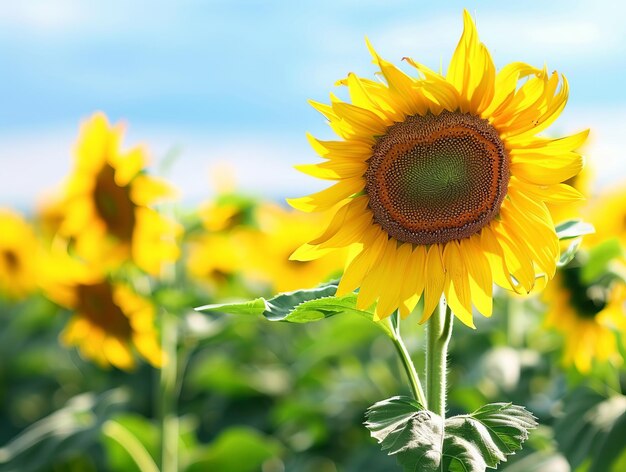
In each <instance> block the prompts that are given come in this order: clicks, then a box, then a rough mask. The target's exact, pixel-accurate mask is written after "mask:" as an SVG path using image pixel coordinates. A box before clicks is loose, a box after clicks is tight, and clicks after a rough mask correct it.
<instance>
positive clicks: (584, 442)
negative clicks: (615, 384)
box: [554, 388, 626, 472]
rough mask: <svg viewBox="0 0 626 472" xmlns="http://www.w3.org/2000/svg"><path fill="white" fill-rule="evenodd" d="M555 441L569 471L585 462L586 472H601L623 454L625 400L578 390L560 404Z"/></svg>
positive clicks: (607, 468) (586, 390) (610, 468)
mask: <svg viewBox="0 0 626 472" xmlns="http://www.w3.org/2000/svg"><path fill="white" fill-rule="evenodd" d="M564 403H565V405H564V409H563V410H564V411H563V416H562V418H560V419H559V420H558V421H557V423H556V424H555V427H554V430H555V438H556V440H557V442H558V444H559V449H560V450H561V452H562V453H563V455H565V457H566V458H567V460H568V461H569V463H570V465H571V466H572V470H575V469H577V468H578V467H579V466H580V465H581V464H583V463H585V462H589V460H590V464H591V465H590V467H589V469H588V470H589V472H601V471H602V472H605V471H611V470H613V469H612V467H613V465H614V463H615V462H617V461H618V459H619V458H620V456H621V454H622V453H623V451H624V450H626V443H625V442H624V437H625V436H626V396H623V395H614V396H611V397H606V396H605V395H602V394H600V393H598V392H595V391H593V390H590V389H588V388H580V389H578V390H576V391H574V392H573V393H572V394H570V395H569V396H568V397H566V398H565V400H564Z"/></svg>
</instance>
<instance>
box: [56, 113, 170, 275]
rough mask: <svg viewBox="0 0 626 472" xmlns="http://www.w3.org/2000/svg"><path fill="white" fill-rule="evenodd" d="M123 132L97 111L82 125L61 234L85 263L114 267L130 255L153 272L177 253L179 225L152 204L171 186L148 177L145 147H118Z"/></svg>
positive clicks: (65, 200)
mask: <svg viewBox="0 0 626 472" xmlns="http://www.w3.org/2000/svg"><path fill="white" fill-rule="evenodd" d="M123 131H124V130H123V128H122V127H121V126H120V125H116V126H111V125H109V123H108V120H107V118H106V117H105V116H104V115H103V114H101V113H97V114H95V115H94V116H93V117H92V118H91V119H90V120H88V121H87V122H86V123H85V124H84V125H83V128H82V131H81V137H80V140H79V142H78V145H77V147H76V154H75V162H74V170H73V172H72V174H71V175H70V177H69V179H68V182H67V184H66V186H65V189H64V190H65V192H64V198H63V205H64V218H63V221H62V223H61V226H60V233H61V234H63V235H65V236H67V237H69V238H72V240H73V241H74V242H75V245H76V251H77V253H78V255H79V256H81V257H82V258H84V259H85V260H86V261H88V262H99V263H103V264H107V265H115V264H119V263H120V262H123V261H125V260H128V259H132V260H133V261H134V262H135V263H136V264H137V265H138V266H139V267H141V268H142V269H143V270H145V271H147V272H149V273H151V274H157V273H158V272H159V270H160V267H161V264H162V263H163V262H171V261H174V260H175V259H176V258H177V257H178V248H177V246H176V243H175V239H176V237H177V235H178V233H179V232H180V228H179V227H178V225H177V224H176V223H174V222H172V221H169V220H168V219H166V218H164V217H163V216H162V215H160V214H159V213H157V212H156V210H154V208H153V205H154V204H155V203H157V202H158V201H159V200H162V199H163V198H170V197H172V196H173V190H172V189H171V187H170V186H169V185H168V184H167V183H165V182H164V181H162V180H159V179H157V178H155V177H151V176H148V175H147V173H146V171H145V167H146V165H147V157H146V153H145V151H144V150H143V149H141V148H134V149H132V150H130V151H127V152H126V151H121V150H120V146H121V141H122V137H123Z"/></svg>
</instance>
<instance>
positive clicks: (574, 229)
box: [556, 220, 596, 241]
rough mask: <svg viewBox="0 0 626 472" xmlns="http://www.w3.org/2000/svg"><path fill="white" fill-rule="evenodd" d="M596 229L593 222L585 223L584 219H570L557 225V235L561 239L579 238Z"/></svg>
mask: <svg viewBox="0 0 626 472" xmlns="http://www.w3.org/2000/svg"><path fill="white" fill-rule="evenodd" d="M595 231H596V230H595V228H594V227H593V225H592V224H590V223H585V222H584V221H582V220H568V221H565V222H563V223H560V224H558V225H556V235H557V236H558V238H559V239H560V240H561V241H563V240H566V239H573V238H577V237H579V236H583V235H585V234H592V233H595Z"/></svg>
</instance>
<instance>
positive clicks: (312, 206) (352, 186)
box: [287, 177, 365, 212]
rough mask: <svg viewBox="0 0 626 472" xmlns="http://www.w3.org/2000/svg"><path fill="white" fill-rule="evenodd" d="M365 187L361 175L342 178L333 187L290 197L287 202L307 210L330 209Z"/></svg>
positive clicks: (298, 208)
mask: <svg viewBox="0 0 626 472" xmlns="http://www.w3.org/2000/svg"><path fill="white" fill-rule="evenodd" d="M364 187H365V180H364V179H363V178H361V177H358V178H357V177H355V178H351V179H345V180H342V181H340V182H338V183H336V184H335V185H333V186H332V187H329V188H327V189H325V190H322V191H320V192H317V193H314V194H312V195H308V196H306V197H300V198H288V199H287V203H289V205H291V206H292V207H293V208H295V209H297V210H301V211H305V212H313V211H324V210H328V209H330V208H331V207H333V206H334V205H336V204H337V203H339V202H340V201H342V200H344V199H346V198H348V197H350V196H352V195H354V194H355V193H359V192H361V191H362V190H363V188H364Z"/></svg>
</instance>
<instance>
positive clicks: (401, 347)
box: [389, 311, 427, 408]
mask: <svg viewBox="0 0 626 472" xmlns="http://www.w3.org/2000/svg"><path fill="white" fill-rule="evenodd" d="M389 321H390V325H391V334H392V338H391V340H392V341H393V345H394V347H395V348H396V352H397V353H398V357H399V358H400V361H401V362H402V367H404V371H405V372H406V376H407V378H408V379H409V385H410V386H411V392H412V393H413V397H414V398H415V399H416V400H417V401H418V402H419V403H420V404H421V405H422V406H424V408H426V407H427V405H426V396H425V395H424V389H423V388H422V383H421V382H420V378H419V375H418V374H417V370H415V365H413V360H412V359H411V355H410V354H409V351H408V349H407V348H406V345H405V344H404V341H403V339H402V335H401V334H400V317H399V316H398V312H397V311H396V312H394V314H393V315H391V317H390V320H389Z"/></svg>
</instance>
